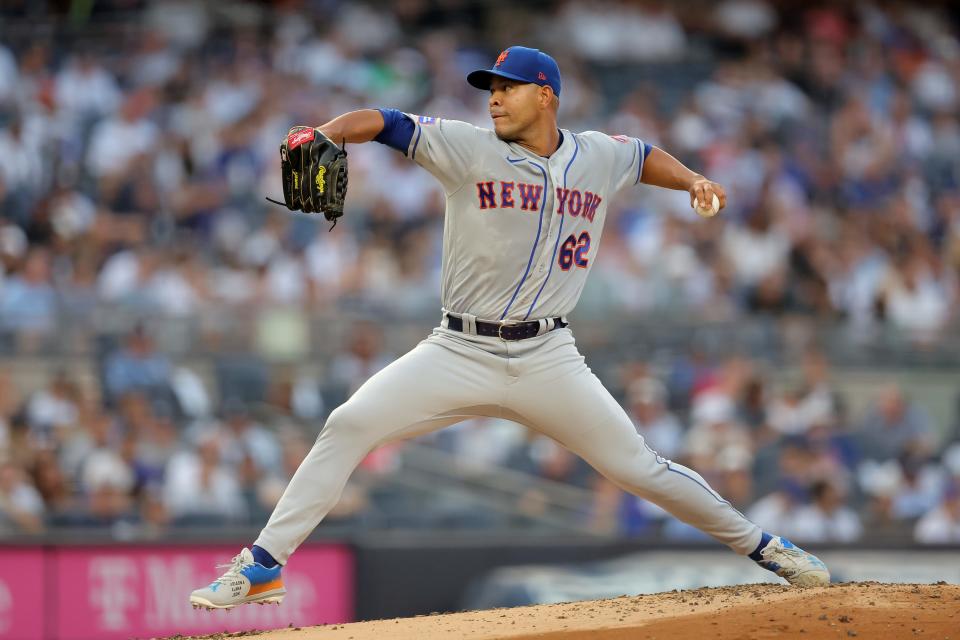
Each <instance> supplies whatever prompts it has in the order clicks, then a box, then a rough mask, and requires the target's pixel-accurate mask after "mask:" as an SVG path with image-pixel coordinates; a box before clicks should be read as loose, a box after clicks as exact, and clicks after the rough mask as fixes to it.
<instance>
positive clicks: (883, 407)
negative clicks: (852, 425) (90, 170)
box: [859, 382, 935, 460]
mask: <svg viewBox="0 0 960 640" xmlns="http://www.w3.org/2000/svg"><path fill="white" fill-rule="evenodd" d="M859 440H860V445H861V447H862V450H863V455H864V457H866V458H870V459H873V460H889V459H891V458H897V457H899V456H900V455H902V454H905V453H912V454H914V455H923V454H929V453H931V452H932V451H933V448H934V444H935V442H934V437H933V429H932V427H931V425H930V418H929V416H928V415H927V413H926V412H925V411H924V410H923V408H921V407H920V406H919V405H917V404H916V403H914V402H911V401H910V400H909V399H908V398H907V397H906V395H905V394H904V392H903V390H902V389H901V388H900V386H899V385H898V384H897V383H895V382H890V383H887V384H885V385H883V386H882V387H881V388H880V389H879V391H878V392H877V397H876V400H875V402H874V404H873V406H872V407H871V408H870V410H869V412H868V414H867V417H866V419H865V420H864V421H863V423H862V424H861V426H860V431H859Z"/></svg>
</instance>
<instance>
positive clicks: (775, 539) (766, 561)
mask: <svg viewBox="0 0 960 640" xmlns="http://www.w3.org/2000/svg"><path fill="white" fill-rule="evenodd" d="M764 536H766V534H764ZM750 557H751V558H753V560H754V561H756V563H757V564H758V565H760V566H761V567H763V568H764V569H766V570H767V571H773V572H774V573H775V574H777V575H778V576H780V577H781V578H783V579H784V580H786V581H787V582H789V583H790V584H792V585H795V586H799V587H825V586H827V585H829V584H830V571H829V570H828V569H827V565H825V564H824V563H823V561H822V560H820V558H818V557H817V556H815V555H813V554H812V553H809V552H807V551H804V550H803V549H801V548H800V547H798V546H796V545H795V544H793V543H792V542H790V541H789V540H787V539H786V538H781V537H780V536H770V541H769V542H767V544H766V546H764V547H763V548H761V549H758V550H757V551H755V552H754V553H752V554H750Z"/></svg>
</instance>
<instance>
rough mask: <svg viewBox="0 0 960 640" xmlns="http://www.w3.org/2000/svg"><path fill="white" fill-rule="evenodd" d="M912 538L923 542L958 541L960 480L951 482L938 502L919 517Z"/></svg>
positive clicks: (952, 542) (959, 527) (959, 533)
mask: <svg viewBox="0 0 960 640" xmlns="http://www.w3.org/2000/svg"><path fill="white" fill-rule="evenodd" d="M914 539H915V540H916V541H917V542H922V543H924V544H957V543H960V482H958V481H956V480H954V481H953V482H951V483H950V485H949V486H948V487H947V490H946V492H945V493H944V496H943V500H942V501H941V502H940V504H939V505H938V506H937V507H936V508H935V509H933V510H932V511H930V512H928V513H927V514H926V515H924V516H923V517H922V518H920V520H919V521H918V522H917V526H916V528H915V529H914Z"/></svg>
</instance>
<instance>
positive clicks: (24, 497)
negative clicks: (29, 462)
mask: <svg viewBox="0 0 960 640" xmlns="http://www.w3.org/2000/svg"><path fill="white" fill-rule="evenodd" d="M44 511H45V510H44V505H43V498H42V497H41V495H40V493H39V492H38V491H37V489H36V487H34V486H33V483H32V482H30V479H29V478H28V477H27V476H26V474H25V473H24V472H23V469H21V468H20V467H19V466H17V465H16V464H14V463H12V462H3V463H0V532H9V531H13V532H18V533H39V532H40V531H42V530H43V528H44V522H43V518H44Z"/></svg>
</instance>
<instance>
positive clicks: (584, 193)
mask: <svg viewBox="0 0 960 640" xmlns="http://www.w3.org/2000/svg"><path fill="white" fill-rule="evenodd" d="M467 82H469V83H470V84H471V85H472V86H474V87H476V88H478V89H481V90H484V91H488V92H489V101H488V102H489V110H490V117H491V119H492V120H493V128H492V129H483V128H478V127H475V126H473V125H470V124H467V123H465V122H458V121H455V120H445V119H441V118H435V117H428V116H418V115H411V114H407V113H401V112H399V111H396V110H393V109H376V110H374V109H371V110H361V111H354V112H352V113H347V114H345V115H342V116H340V117H338V118H335V119H334V120H332V121H330V122H328V123H327V124H325V125H323V126H321V127H318V128H316V129H314V128H311V127H294V128H293V129H291V130H290V133H289V134H288V135H287V137H286V139H285V140H284V142H283V145H282V146H281V162H282V167H283V190H284V204H286V206H287V207H289V208H291V209H294V210H299V211H306V212H320V213H323V214H324V215H325V216H326V217H327V219H328V220H330V221H332V222H334V223H335V222H336V220H337V218H338V217H339V216H340V215H342V213H343V197H344V195H345V193H346V187H347V158H346V153H345V151H344V148H343V145H344V144H345V143H346V142H350V143H362V142H369V141H376V142H379V143H381V144H385V145H388V146H390V147H393V148H394V149H396V150H397V151H399V152H400V153H402V154H404V155H405V156H407V157H408V158H410V159H411V160H413V161H414V162H416V163H417V164H419V165H420V166H421V167H423V168H424V169H426V170H427V171H429V172H430V173H431V174H433V175H434V176H435V177H436V179H437V180H438V181H439V182H440V184H441V185H442V187H443V190H444V192H445V194H446V217H445V223H444V234H443V265H442V285H441V300H442V305H443V308H442V311H441V319H440V326H439V327H437V328H436V329H434V330H433V333H432V334H431V335H430V336H429V337H427V338H426V339H425V340H423V341H422V342H421V343H420V344H419V345H417V347H416V348H414V349H413V350H412V351H410V352H409V353H407V354H406V355H404V356H403V357H401V358H400V359H399V360H397V361H395V362H394V363H392V364H391V365H389V366H388V367H386V368H385V369H383V370H382V371H380V372H379V373H377V374H376V375H374V376H373V377H371V378H370V379H369V380H368V381H367V382H366V383H365V384H364V385H363V386H362V387H361V388H360V389H359V390H358V391H357V392H356V393H355V394H354V395H353V396H352V397H351V398H350V399H349V400H347V402H345V403H344V404H343V405H341V406H340V407H338V408H337V409H335V410H334V411H333V412H332V413H331V414H330V417H329V418H328V419H327V422H326V425H325V426H324V428H323V430H322V432H321V433H320V436H319V437H318V438H317V440H316V443H315V444H314V445H313V448H312V449H311V450H310V453H309V454H308V455H307V456H306V458H305V459H304V461H303V462H302V463H301V465H300V468H299V469H298V470H297V472H296V474H295V475H294V476H293V479H292V480H291V481H290V484H289V486H287V488H286V491H285V492H284V494H283V497H282V498H281V499H280V501H279V503H278V504H277V506H276V509H274V511H273V514H272V516H271V517H270V520H269V522H267V525H266V527H264V529H263V531H262V532H261V533H260V536H259V538H258V539H257V540H256V542H255V543H254V545H253V546H252V549H246V548H245V549H243V550H242V551H241V552H240V554H239V555H237V556H236V557H235V558H234V559H233V561H232V562H231V564H230V565H229V566H228V569H227V571H226V573H224V574H223V575H222V576H221V577H220V578H218V579H217V580H216V581H214V582H213V583H212V584H210V585H209V586H206V587H203V588H201V589H198V590H196V591H194V592H193V593H192V594H191V595H190V602H191V603H192V604H193V605H194V606H195V607H205V608H230V607H234V606H236V605H239V604H244V603H250V602H276V603H279V602H280V601H281V600H282V599H283V597H284V594H285V593H286V591H285V589H284V586H283V580H282V578H281V570H282V568H283V565H285V564H286V562H287V561H288V560H289V558H290V556H291V555H292V554H293V552H294V551H295V550H296V549H297V547H298V546H299V545H300V544H301V543H302V542H303V540H304V539H305V538H306V537H307V536H308V535H309V534H310V532H311V531H313V529H314V528H315V527H316V526H317V525H318V524H319V523H320V521H321V520H323V518H324V516H325V515H326V514H327V513H328V512H329V511H330V510H331V509H332V508H333V507H334V505H336V503H337V501H338V500H339V498H340V494H341V491H342V490H343V488H344V485H345V484H346V482H347V479H348V478H349V476H350V474H351V473H352V472H353V470H354V468H355V467H356V466H357V465H358V464H359V463H360V461H361V460H362V459H363V458H364V456H366V455H367V453H368V452H370V451H371V450H372V449H374V448H375V447H377V446H379V445H382V444H386V443H388V442H391V441H396V440H400V439H405V438H411V437H414V436H417V435H420V434H424V433H427V432H430V431H433V430H435V429H440V428H442V427H446V426H449V425H452V424H454V423H457V422H459V421H461V420H465V419H467V418H471V417H475V416H493V417H497V418H505V419H508V420H514V421H516V422H519V423H521V424H523V425H526V426H527V427H529V428H531V429H534V430H536V431H539V432H540V433H543V434H546V435H548V436H550V437H551V438H553V439H555V440H556V441H558V442H559V443H561V444H562V445H563V446H564V447H566V448H568V449H569V450H571V451H573V452H574V453H576V454H578V455H580V456H582V457H583V458H584V459H585V460H586V461H587V462H589V463H590V464H591V465H592V466H593V467H595V468H596V469H597V470H598V471H599V472H600V473H602V474H603V475H605V476H606V477H607V478H609V479H610V480H611V481H613V482H614V483H616V484H617V485H618V486H620V487H622V488H623V489H625V490H626V491H629V492H631V493H633V494H636V495H638V496H640V497H642V498H644V499H646V500H649V501H651V502H654V503H655V504H657V505H659V506H661V507H663V508H664V509H666V510H667V511H669V512H670V513H671V514H673V515H674V516H676V517H677V518H679V519H680V520H682V521H684V522H686V523H688V524H690V525H693V526H695V527H697V528H699V529H701V530H703V531H704V532H706V533H708V534H709V535H711V536H713V537H714V538H716V539H717V540H719V541H720V542H722V543H724V544H726V545H728V546H729V547H730V548H731V549H733V550H734V551H735V552H737V553H739V554H742V555H745V556H748V557H749V558H750V559H752V560H754V561H756V562H757V563H759V564H760V565H761V566H763V567H764V568H766V569H769V570H770V571H773V572H775V573H776V574H777V575H779V576H781V577H783V578H785V579H786V580H787V581H788V582H789V583H790V584H795V585H823V584H827V583H829V581H830V574H829V572H828V571H827V568H826V566H825V565H824V564H823V562H821V561H820V560H819V559H817V558H816V557H815V556H813V555H812V554H810V553H807V552H805V551H803V550H802V549H799V548H798V547H796V546H795V545H793V544H791V543H790V541H788V540H786V539H785V538H782V537H779V536H776V535H771V534H768V533H766V532H764V531H762V530H761V529H760V528H759V527H758V526H757V525H755V524H754V523H752V522H750V521H749V520H747V519H746V518H745V517H744V516H743V514H741V513H740V512H739V511H737V510H736V509H734V508H733V506H731V504H730V503H729V502H727V501H726V500H724V499H723V498H722V497H721V496H720V495H719V494H717V492H716V491H714V490H713V489H711V488H710V486H709V485H708V484H707V482H706V481H705V480H704V479H703V478H702V477H701V476H700V475H699V474H697V473H696V472H695V471H692V470H691V469H688V468H686V467H684V466H681V465H679V464H676V463H675V462H672V461H670V460H667V459H665V458H663V457H661V456H660V455H658V454H657V453H656V452H655V451H653V450H652V449H650V447H648V446H647V445H646V444H645V442H644V440H643V438H642V437H641V436H640V435H638V434H637V432H636V430H635V429H634V426H633V424H632V423H631V421H630V419H629V417H628V416H627V414H626V413H625V412H624V410H623V409H622V408H621V407H620V406H619V405H618V404H617V402H616V401H615V400H614V399H613V397H612V396H611V395H610V393H609V392H608V391H607V390H606V389H605V388H604V387H603V385H602V384H601V383H600V380H599V379H598V378H597V377H596V376H595V375H594V374H593V373H592V372H591V371H590V368H589V367H588V366H587V365H586V363H585V362H584V358H583V356H582V355H580V353H579V351H578V350H577V347H576V344H575V342H574V336H573V332H572V331H571V328H570V326H569V323H568V322H567V315H568V314H569V313H570V312H571V311H573V308H574V306H575V305H576V304H577V300H578V299H579V298H580V293H581V291H582V290H583V287H584V284H585V283H586V280H587V275H588V274H589V273H590V268H591V267H592V266H593V263H594V260H596V257H597V252H598V251H599V250H600V244H601V241H602V239H603V230H604V222H605V220H606V217H607V205H608V204H609V202H610V201H611V200H612V199H613V197H614V195H615V194H616V193H617V192H619V191H621V190H623V189H631V188H633V187H635V186H636V185H639V184H640V183H644V184H649V185H655V186H658V187H664V188H667V189H681V190H684V191H687V192H689V194H690V201H691V206H693V207H694V208H695V209H697V211H698V213H700V214H701V215H704V216H709V215H713V214H715V213H716V212H717V210H718V209H720V208H722V207H723V206H724V204H725V201H726V195H725V193H724V190H723V187H721V186H720V185H719V184H717V183H715V182H711V181H710V180H708V179H706V178H705V177H703V176H702V175H698V174H696V173H694V172H693V171H691V170H690V169H688V168H686V167H685V166H683V165H682V164H681V163H680V162H679V161H677V160H676V159H675V158H673V157H672V156H670V155H669V154H667V153H666V152H664V151H663V150H661V149H658V148H656V147H652V146H651V145H649V144H646V143H644V142H643V141H641V140H638V139H636V138H632V137H628V136H620V135H618V136H609V135H607V134H605V133H600V132H597V131H586V132H583V133H574V132H572V131H568V130H566V129H560V128H558V127H557V109H558V107H559V104H560V92H561V81H560V70H559V68H558V67H557V63H556V62H555V61H554V59H553V58H552V57H550V56H549V55H547V54H546V53H543V52H542V51H539V50H537V49H530V48H527V47H521V46H514V47H510V48H509V49H507V50H505V51H504V52H502V53H501V54H500V56H499V57H498V58H497V60H496V62H495V64H494V65H493V67H492V68H491V69H482V70H478V71H474V72H473V73H471V74H469V75H468V76H467Z"/></svg>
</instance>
